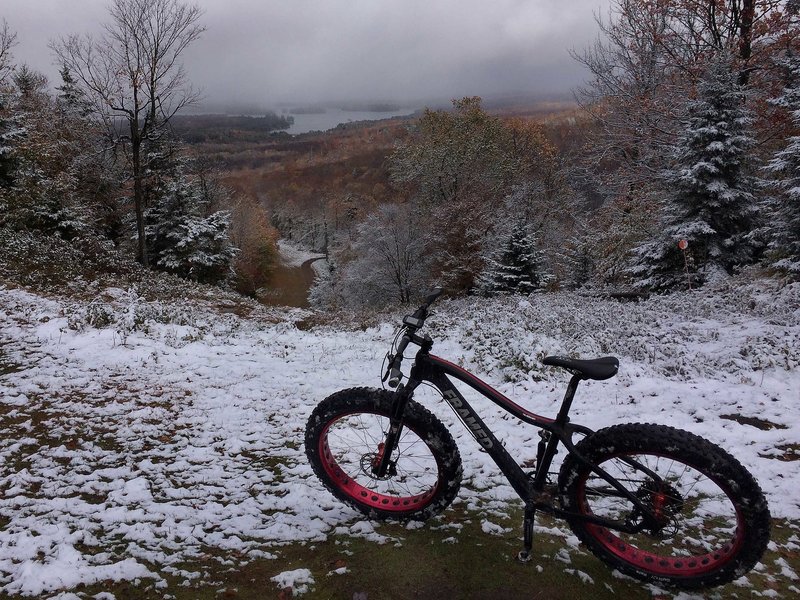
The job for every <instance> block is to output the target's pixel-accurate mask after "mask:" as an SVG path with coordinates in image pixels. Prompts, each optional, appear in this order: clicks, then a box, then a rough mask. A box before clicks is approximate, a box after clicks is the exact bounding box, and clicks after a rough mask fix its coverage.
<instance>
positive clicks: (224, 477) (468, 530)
mask: <svg viewBox="0 0 800 600" xmlns="http://www.w3.org/2000/svg"><path fill="white" fill-rule="evenodd" d="M78 283H80V282H78ZM109 283H110V282H109ZM106 285H109V284H108V283H107V284H106ZM186 285H188V284H186ZM169 289H171V288H170V286H166V287H165V288H164V290H169ZM184 294H186V295H182V294H181V293H178V294H175V295H171V296H170V295H166V292H165V291H162V294H161V296H160V297H158V296H156V297H152V296H151V297H150V298H149V299H148V298H145V297H143V295H142V294H141V293H140V292H139V291H138V290H137V289H136V288H131V289H127V290H125V289H120V288H118V287H113V286H111V287H105V288H103V289H97V290H96V291H95V292H94V293H93V294H92V296H94V298H93V299H89V298H88V297H87V298H85V299H81V298H79V297H78V296H75V295H73V294H71V295H69V296H67V295H63V294H56V293H48V294H43V293H33V292H31V291H26V290H25V289H24V288H20V287H17V286H16V285H11V284H10V282H8V281H7V283H6V284H5V285H4V287H2V288H0V306H2V307H3V310H2V312H0V398H2V401H0V430H1V431H2V432H3V435H2V436H1V437H0V456H2V461H1V462H0V464H2V465H3V466H2V467H0V469H2V471H1V472H0V486H1V487H2V490H3V495H2V499H1V500H0V522H2V530H0V589H2V590H3V592H4V593H6V594H9V595H12V596H16V595H36V596H39V597H43V596H44V597H47V596H48V595H49V594H55V593H57V592H59V591H63V590H74V591H76V592H78V594H77V595H59V596H54V597H58V598H62V599H66V598H83V597H86V594H95V593H100V592H105V593H108V592H111V593H112V594H119V595H115V596H114V597H132V596H130V594H134V595H135V597H145V596H147V597H185V596H186V594H187V593H188V592H190V590H197V592H196V593H200V594H205V593H207V592H210V591H211V590H218V589H224V588H225V586H226V585H227V586H230V585H240V586H243V589H245V588H246V587H247V586H250V585H251V584H250V583H247V582H246V581H245V580H243V579H240V575H238V573H240V572H241V573H250V575H252V576H255V575H254V574H255V573H257V574H258V577H259V578H260V579H259V581H260V582H261V583H260V584H259V585H260V590H261V592H260V593H261V595H260V596H259V597H263V590H264V589H265V588H264V586H266V589H270V588H271V589H273V590H274V593H275V594H277V593H278V591H279V589H280V588H281V587H285V586H288V587H295V589H296V591H297V592H298V593H299V592H301V591H303V589H305V590H310V592H309V593H310V597H315V594H314V591H315V590H316V591H320V592H322V590H331V589H333V590H339V591H338V592H336V593H339V594H341V593H343V591H342V590H352V589H367V590H368V591H370V589H369V588H368V587H367V588H363V587H362V588H359V587H357V586H359V585H362V586H363V585H366V584H364V583H363V582H364V581H367V579H359V578H358V576H357V575H353V576H350V575H348V574H347V573H348V571H349V570H350V569H353V570H354V571H355V572H356V573H358V572H360V571H359V565H358V564H357V563H356V562H355V561H354V560H351V558H350V557H351V556H352V552H360V551H361V550H360V549H361V548H362V544H367V547H366V550H365V551H366V556H367V557H368V556H370V555H373V554H375V553H376V552H377V553H378V554H380V553H381V552H383V550H380V551H379V550H375V551H374V552H370V551H368V547H369V546H371V545H372V546H374V547H375V548H376V549H377V548H382V547H385V546H381V545H385V544H387V543H388V544H390V546H389V547H391V546H392V545H393V546H395V548H394V550H393V552H392V555H393V556H395V557H397V558H399V557H401V556H404V555H405V551H404V548H409V551H411V550H410V549H411V548H416V547H417V546H418V545H419V544H422V546H423V547H425V548H429V547H430V548H434V547H441V548H446V547H449V548H453V549H461V551H462V552H467V553H468V552H469V550H468V549H469V548H471V547H473V545H475V544H481V543H486V544H489V545H497V544H503V547H504V548H507V550H504V551H503V552H504V553H505V554H504V553H503V552H501V553H500V554H498V558H500V557H502V556H507V555H508V553H509V552H513V551H515V548H516V546H517V545H518V543H519V542H518V541H517V540H518V535H519V531H518V527H519V523H518V520H519V516H518V515H519V513H518V510H519V501H518V500H516V498H515V495H514V493H513V490H511V488H510V487H509V486H508V485H507V484H506V483H505V482H504V481H503V480H502V478H501V477H499V476H498V475H497V471H496V468H495V467H494V466H493V465H492V464H491V462H490V460H489V459H488V457H487V455H486V454H485V453H482V452H480V451H479V447H478V445H477V444H476V443H475V442H474V440H473V439H472V438H471V436H470V435H469V434H468V433H467V432H466V430H465V429H464V428H463V427H462V426H461V424H460V423H459V422H458V421H457V419H456V418H455V416H454V415H453V414H452V413H451V412H450V411H449V410H448V409H447V408H446V407H445V406H444V405H443V404H442V403H441V402H437V399H436V397H435V396H434V395H433V394H431V393H430V391H428V390H423V391H421V392H420V393H419V394H418V399H420V400H422V401H423V403H424V404H425V405H426V406H428V407H429V408H430V409H431V410H432V411H433V412H434V413H435V414H436V415H437V416H438V417H439V418H440V419H442V420H443V421H444V422H445V423H446V424H447V426H448V428H450V429H451V431H452V432H453V434H454V436H455V438H456V441H457V443H458V445H459V448H460V451H461V454H462V457H463V459H464V485H463V487H462V491H461V492H460V494H459V496H458V498H457V500H456V503H455V504H454V506H453V508H451V509H449V510H448V511H446V513H445V514H444V515H443V517H442V518H440V519H436V520H435V521H434V522H433V523H432V524H431V525H430V526H427V525H426V526H423V527H422V528H421V529H416V528H414V529H403V528H398V527H396V526H395V527H393V526H384V525H379V524H377V523H375V522H370V521H366V520H363V519H361V518H360V517H359V516H358V515H356V514H355V513H354V512H353V511H352V510H350V509H348V508H346V507H345V506H343V505H342V504H341V503H339V502H337V501H336V500H335V499H334V498H333V497H332V496H330V495H329V494H328V493H327V492H325V491H324V490H323V488H322V487H321V486H320V484H319V482H318V481H317V480H316V478H315V477H313V475H312V472H311V469H310V467H309V465H308V463H307V461H306V459H305V456H304V454H303V446H302V443H303V442H302V439H303V438H302V436H303V429H304V425H305V421H306V419H307V417H308V415H309V413H310V412H311V410H312V409H313V407H314V406H315V404H316V403H317V402H319V401H320V400H321V399H322V398H324V397H325V396H327V395H328V394H330V393H332V392H334V391H336V390H338V389H341V388H345V387H350V386H358V385H372V386H378V385H379V382H380V369H381V362H382V360H383V356H384V354H385V352H386V350H387V349H388V344H389V342H390V341H391V338H392V336H393V328H394V326H395V324H396V323H397V321H398V319H399V317H400V313H397V312H393V313H383V314H370V315H361V316H357V315H345V314H339V315H335V314H334V315H329V316H328V317H324V318H323V319H322V320H320V318H319V317H315V316H313V315H312V314H311V313H308V312H303V311H296V312H292V313H284V314H281V313H280V312H279V311H270V310H267V309H259V310H258V311H255V312H249V313H243V312H242V311H241V310H237V309H236V306H235V305H233V304H232V303H231V302H230V300H228V299H226V297H224V295H219V296H218V295H216V294H215V293H214V292H213V291H212V288H203V287H196V288H194V289H193V290H190V289H189V288H185V291H184ZM196 295H200V296H201V299H199V300H194V299H190V298H194V297H195V296H196ZM798 306H800V287H798V285H797V284H794V285H790V286H786V287H781V286H779V285H778V284H776V283H765V282H763V281H762V282H759V283H752V282H749V281H748V280H747V279H745V278H742V279H740V280H736V281H732V282H730V283H728V284H725V285H722V286H718V287H717V288H716V289H705V290H703V291H702V292H694V293H691V294H683V295H680V296H677V295H676V296H671V297H664V298H662V297H657V298H653V299H652V300H649V301H647V302H643V303H638V304H636V303H618V302H614V301H609V300H602V299H596V298H589V297H582V296H577V295H574V294H566V293H561V294H545V295H536V296H532V297H530V298H528V299H523V300H520V299H519V298H501V299H495V300H477V299H474V298H470V299H461V300H450V301H447V300H445V301H442V303H441V304H440V305H439V306H438V307H437V310H436V314H435V315H434V317H432V318H431V319H430V320H429V324H430V328H429V329H428V331H429V332H430V334H431V335H432V337H433V338H434V340H435V341H436V352H437V353H438V354H440V355H442V356H445V357H447V358H449V359H450V360H454V361H456V362H458V363H459V364H463V365H464V366H465V367H466V368H468V369H471V370H475V371H476V372H477V373H482V374H485V375H486V379H487V381H488V382H490V383H491V384H492V385H494V386H496V387H497V388H498V389H499V390H500V391H502V392H503V393H505V394H507V395H508V396H509V397H511V398H514V399H517V400H518V401H519V402H520V403H522V404H523V405H524V406H525V407H526V408H528V409H530V410H533V411H535V412H538V413H540V414H544V415H551V414H552V413H553V412H554V410H555V406H556V403H557V401H558V400H559V399H560V395H561V393H562V390H563V386H564V383H565V377H564V375H563V374H562V373H558V372H555V371H553V370H551V369H546V368H543V367H542V366H541V365H540V364H539V363H538V359H539V358H540V357H541V356H543V355H544V354H550V353H564V354H572V353H575V354H580V355H586V356H591V355H597V354H601V353H602V354H606V353H608V354H615V355H618V356H619V357H620V359H621V362H622V369H621V371H620V374H619V376H617V377H616V378H615V379H612V380H610V381H607V382H592V383H589V384H586V385H584V386H582V388H581V389H580V390H579V392H578V396H577V399H576V404H575V407H574V410H573V420H574V421H576V422H580V423H583V424H585V425H588V426H590V427H592V428H600V427H604V426H607V425H611V424H613V423H617V422H625V421H640V422H656V423H668V424H670V425H673V426H676V427H681V428H685V429H688V430H690V431H693V432H695V433H697V434H700V435H703V436H705V437H707V438H709V439H710V440H712V441H714V442H716V443H718V444H720V445H722V446H723V447H725V448H727V449H728V450H729V451H731V452H732V453H733V454H734V455H735V456H736V457H737V458H738V459H739V460H740V461H741V462H742V463H743V464H744V465H746V466H747V467H748V468H749V469H750V470H751V471H752V472H753V473H755V474H756V476H757V478H758V480H759V482H760V484H761V485H762V487H763V489H764V491H765V493H766V495H767V497H768V500H769V503H770V508H771V511H772V514H773V517H774V518H775V522H774V532H773V539H774V542H773V544H772V545H771V546H770V548H771V552H770V553H768V555H767V556H766V557H765V559H764V563H763V565H762V566H761V567H759V568H757V570H756V572H754V573H752V574H750V575H748V576H746V577H745V578H742V579H741V580H739V581H737V582H736V584H735V585H733V586H729V587H728V588H723V590H722V591H721V593H722V594H723V596H724V597H731V596H730V594H732V593H734V592H736V593H738V592H739V590H741V593H742V594H744V595H745V596H750V595H751V594H753V593H758V594H760V593H761V592H759V590H762V591H763V590H770V589H772V590H777V592H775V593H776V594H778V595H782V594H783V593H784V592H785V593H788V590H796V587H794V586H796V579H797V575H796V571H797V570H798V569H800V561H799V560H798V544H799V543H800V504H798V499H797V496H796V494H795V493H794V489H795V487H794V486H795V481H796V479H795V478H796V476H797V473H796V471H797V468H796V465H797V464H798V463H797V460H798V459H799V458H800V454H798V453H799V452H800V446H799V445H798V441H800V425H798V423H800V404H798V402H797V389H798V388H800V369H798V366H799V365H800V354H798V352H800V312H798V308H797V307H798ZM234 311H235V312H238V313H240V314H250V316H247V317H240V316H237V315H236V314H234ZM315 322H316V323H317V325H314V323H315ZM326 323H327V324H326ZM334 323H335V325H333V324H334ZM484 409H485V410H486V415H487V419H486V420H487V422H488V424H489V426H490V427H491V428H493V429H495V430H496V431H498V432H500V437H501V439H502V440H503V441H504V442H506V443H507V444H509V445H510V446H511V447H514V448H518V449H521V451H520V452H521V454H520V455H519V459H520V460H521V461H527V460H530V459H532V458H533V456H534V452H535V444H534V443H533V442H532V441H531V440H532V439H535V436H534V432H533V430H530V429H526V428H522V427H519V426H518V425H517V424H516V423H515V422H512V421H510V420H507V419H506V418H504V417H503V416H502V415H501V414H499V413H498V411H497V410H494V409H492V408H486V407H484ZM472 523H475V525H476V526H479V527H478V529H477V530H475V527H473V526H472V525H471V524H472ZM537 535H538V536H539V537H540V538H541V540H542V541H541V544H542V545H541V546H537V547H539V548H540V550H543V552H544V554H543V556H541V557H540V559H538V560H537V563H538V564H539V565H540V566H541V568H543V569H545V574H546V576H547V577H551V576H552V577H553V578H554V579H553V581H560V582H561V583H559V584H558V585H557V586H555V584H554V587H553V588H552V589H553V590H558V591H553V595H552V596H550V597H554V598H555V597H569V596H560V595H558V594H561V593H569V594H572V597H574V594H575V593H576V591H575V590H576V589H578V590H580V589H583V590H586V593H588V590H590V589H591V590H592V592H591V593H592V596H593V597H596V598H602V597H606V596H608V597H616V596H614V595H615V594H623V595H624V596H625V597H630V598H646V597H650V596H651V594H653V595H659V597H662V598H663V597H665V596H664V595H663V593H662V592H658V590H655V589H651V588H648V587H647V586H641V585H639V584H637V583H631V582H630V581H626V580H620V579H618V578H615V577H614V576H613V575H612V574H611V572H609V571H608V570H606V569H605V567H603V566H602V565H600V563H599V562H598V561H596V560H595V559H594V558H593V557H591V556H589V555H588V554H586V552H585V550H582V549H581V548H579V547H578V545H577V541H576V539H575V538H574V537H573V536H572V534H571V533H570V532H569V531H568V530H567V529H566V527H565V525H564V524H563V523H561V522H550V521H545V522H543V524H542V527H540V529H539V531H538V533H537ZM537 539H538V538H537ZM423 540H425V541H424V542H423ZM434 540H442V541H441V542H435V541H434ZM334 541H335V544H334V543H333V542H334ZM309 544H310V545H311V548H317V550H316V551H314V552H309V550H307V548H308V545H309ZM430 544H440V545H438V546H430ZM348 547H349V548H351V549H352V552H351V551H350V550H347V548H348ZM423 551H425V552H427V550H423ZM320 553H321V554H320ZM318 554H319V555H321V556H325V557H326V558H325V559H324V560H330V561H331V563H325V562H322V563H320V562H319V560H318V559H317V558H315V557H316V556H317V555H318ZM359 556H361V554H359ZM467 556H469V554H467ZM482 556H483V557H482V558H481V565H480V566H478V565H477V564H476V565H474V566H473V567H471V570H475V569H479V570H480V569H485V568H486V564H487V563H486V560H488V559H487V557H486V556H485V555H482ZM331 557H333V558H331ZM367 557H365V558H363V560H366V561H369V560H371V559H369V558H367ZM431 560H437V561H438V560H446V559H443V558H442V559H440V558H436V559H433V558H432V559H431ZM492 560H493V559H492ZM506 560H507V559H503V558H501V562H500V563H498V564H495V565H494V566H493V567H492V569H494V570H496V571H497V572H506V571H507V570H508V568H509V566H508V565H511V566H514V565H513V562H512V563H508V564H507V563H506V562H504V561H506ZM401 562H402V561H401ZM334 563H335V564H334ZM384 564H388V563H384ZM247 565H250V566H247ZM326 565H328V566H326ZM337 565H338V566H337ZM346 565H347V566H349V567H350V568H345V566H346ZM362 566H363V565H362ZM231 567H232V569H231ZM386 568H393V567H389V566H387V567H386ZM532 568H533V567H531V569H532ZM252 569H255V571H253V570H252ZM337 569H338V571H337V572H341V573H342V574H340V575H335V576H334V575H331V574H330V573H329V574H328V575H326V572H327V571H331V572H333V571H334V570H337ZM565 574H566V581H564V577H565ZM397 576H398V578H400V579H398V581H401V580H402V575H400V574H398V575H397ZM509 576H510V575H509ZM270 577H272V578H275V579H274V581H272V582H270V581H269V578H270ZM351 577H352V578H351ZM514 577H517V578H518V576H514ZM332 578H333V579H332ZM111 581H114V582H118V583H110V582H111ZM248 581H249V580H248ZM403 581H404V580H403ZM424 581H425V580H424V579H422V580H419V581H418V583H417V584H416V585H424ZM491 581H494V580H493V579H491V578H489V582H490V583H489V585H493V584H491ZM547 581H550V580H549V579H547V580H545V584H546V582H547ZM126 582H127V583H126ZM231 582H233V584H232V583H231ZM236 582H238V584H237V583H236ZM313 582H316V583H313ZM359 582H360V583H359ZM448 585H451V586H452V585H458V584H454V583H453V582H452V581H450V582H449V583H448ZM331 586H333V587H331ZM354 586H355V587H354ZM576 586H577V588H576ZM417 589H419V588H417ZM81 590H85V592H86V593H84V592H81ZM126 590H127V591H126ZM726 590H727V591H726ZM375 591H376V590H371V591H370V597H373V595H374V596H375V597H380V594H379V593H375V594H373V592H375ZM327 593H334V592H330V591H329V592H327ZM348 593H349V592H348ZM453 593H454V594H455V595H460V597H466V596H465V595H464V594H466V592H465V591H464V590H461V591H460V592H459V588H453ZM577 593H581V592H577ZM94 597H98V598H99V597H100V596H94ZM103 597H105V598H108V597H111V596H103ZM192 597H195V596H192ZM203 597H205V596H203ZM231 597H238V596H236V595H234V596H231ZM244 597H247V596H246V594H245V596H244ZM254 597H255V596H254ZM680 597H681V598H683V599H685V598H689V597H692V596H688V595H686V594H683V595H681V596H680Z"/></svg>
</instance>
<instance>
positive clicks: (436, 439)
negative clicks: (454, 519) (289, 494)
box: [305, 387, 462, 521]
mask: <svg viewBox="0 0 800 600" xmlns="http://www.w3.org/2000/svg"><path fill="white" fill-rule="evenodd" d="M395 398H396V394H395V393H394V392H390V391H387V390H381V389H376V388H368V387H360V388H351V389H346V390H341V391H339V392H336V393H334V394H332V395H331V396H328V397H327V398H326V399H325V400H323V401H322V402H320V403H319V405H317V407H316V408H315V409H314V411H313V412H312V413H311V416H310V417H309V419H308V423H307V425H306V434H305V446H306V456H307V457H308V460H309V463H310V464H311V467H312V469H313V470H314V473H315V474H316V475H317V477H318V478H319V480H320V481H321V482H322V484H323V485H324V486H325V488H326V489H327V490H328V491H330V492H331V493H332V494H333V495H334V496H336V497H337V498H338V499H339V500H341V501H342V502H344V503H345V504H347V505H348V506H351V507H352V508H354V509H356V510H358V511H360V512H362V513H364V514H365V515H367V516H368V517H370V518H372V519H376V520H395V521H425V520H427V519H429V518H431V517H433V516H435V515H437V514H439V513H440V512H442V511H443V510H444V509H446V508H447V507H448V506H449V505H450V503H451V502H452V501H453V499H454V498H455V497H456V494H457V493H458V490H459V487H460V485H461V475H462V466H461V455H460V454H459V451H458V446H457V445H456V443H455V441H454V440H453V437H452V435H450V432H449V431H448V430H447V428H446V427H445V426H444V425H443V424H442V422H441V421H439V419H437V418H436V417H435V416H434V415H433V414H432V413H431V412H430V411H429V410H428V409H426V408H425V407H424V406H422V405H421V404H419V403H418V402H415V401H414V400H410V401H409V402H408V404H407V405H406V409H405V413H404V416H403V423H404V426H407V427H410V428H411V429H412V430H413V431H414V432H415V433H416V434H418V435H419V437H420V438H422V440H423V441H424V442H426V444H427V445H428V448H429V449H430V451H431V453H432V454H433V456H434V457H436V459H437V464H438V465H439V469H440V470H439V474H438V475H439V479H440V485H438V487H437V489H436V491H435V492H434V495H433V497H432V499H431V500H430V502H428V503H427V504H426V505H425V506H424V507H422V508H421V509H413V510H408V511H403V512H398V511H387V510H381V509H379V508H375V507H374V506H370V505H367V504H364V503H361V502H359V501H358V500H357V499H355V498H353V497H352V496H351V495H348V494H346V493H343V492H342V491H341V489H340V488H339V486H337V485H336V484H335V483H334V482H333V481H332V480H331V478H330V476H329V475H328V473H327V471H326V470H325V468H324V466H323V464H322V458H321V456H320V454H319V446H320V436H321V435H322V434H323V433H324V432H325V429H326V426H327V424H328V423H330V422H331V421H333V420H335V419H336V418H337V417H340V416H342V415H347V414H353V413H358V412H367V413H378V414H381V415H383V416H386V417H388V416H390V415H391V411H392V405H393V403H394V400H395Z"/></svg>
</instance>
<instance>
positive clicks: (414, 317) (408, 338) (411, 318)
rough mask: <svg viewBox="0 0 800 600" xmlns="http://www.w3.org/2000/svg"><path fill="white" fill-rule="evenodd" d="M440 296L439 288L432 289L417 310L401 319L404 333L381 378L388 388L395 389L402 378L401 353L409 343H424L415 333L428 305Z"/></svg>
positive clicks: (424, 316)
mask: <svg viewBox="0 0 800 600" xmlns="http://www.w3.org/2000/svg"><path fill="white" fill-rule="evenodd" d="M441 295H442V289H441V288H435V289H433V290H432V291H431V292H430V293H429V294H428V295H427V297H426V298H425V302H423V304H422V305H421V306H420V307H419V308H418V309H417V310H415V311H414V313H413V314H411V315H406V316H405V317H403V326H404V328H405V330H406V331H405V333H404V334H403V337H402V339H401V340H400V343H399V344H398V345H397V351H396V352H395V354H394V355H393V356H391V357H390V362H389V367H388V369H387V370H386V374H385V375H384V376H383V380H384V381H387V379H388V384H389V387H392V388H396V387H397V386H398V385H399V384H400V380H401V379H402V378H403V373H402V371H401V370H400V366H401V365H402V363H403V352H405V349H406V347H407V346H408V344H409V343H410V342H415V343H417V344H420V343H424V341H423V340H422V339H420V338H419V337H417V336H416V335H415V333H416V331H417V330H418V329H420V328H422V326H423V325H424V324H425V319H427V318H428V308H429V307H430V305H431V304H433V303H434V301H436V299H437V298H438V297H439V296H441ZM429 339H430V338H429Z"/></svg>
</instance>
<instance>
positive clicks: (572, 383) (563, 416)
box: [556, 373, 583, 426]
mask: <svg viewBox="0 0 800 600" xmlns="http://www.w3.org/2000/svg"><path fill="white" fill-rule="evenodd" d="M582 379H583V377H582V376H581V375H579V374H577V373H576V374H574V375H573V376H572V379H570V380H569V385H568V386H567V391H566V393H565V394H564V400H563V401H562V402H561V408H560V409H559V411H558V416H556V424H557V425H562V426H563V425H566V424H567V423H568V422H569V409H570V408H571V407H572V400H573V398H575V391H576V390H577V389H578V384H579V383H580V382H581V380H582Z"/></svg>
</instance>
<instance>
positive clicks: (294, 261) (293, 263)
mask: <svg viewBox="0 0 800 600" xmlns="http://www.w3.org/2000/svg"><path fill="white" fill-rule="evenodd" d="M278 252H279V254H280V259H281V263H282V264H283V265H284V266H287V267H299V266H300V265H302V264H303V263H304V262H306V261H307V260H312V259H317V258H323V257H324V256H325V255H324V254H320V253H319V252H311V251H310V250H306V249H305V248H302V247H301V246H298V245H297V244H294V243H293V242H290V241H289V240H284V239H280V240H278Z"/></svg>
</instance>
